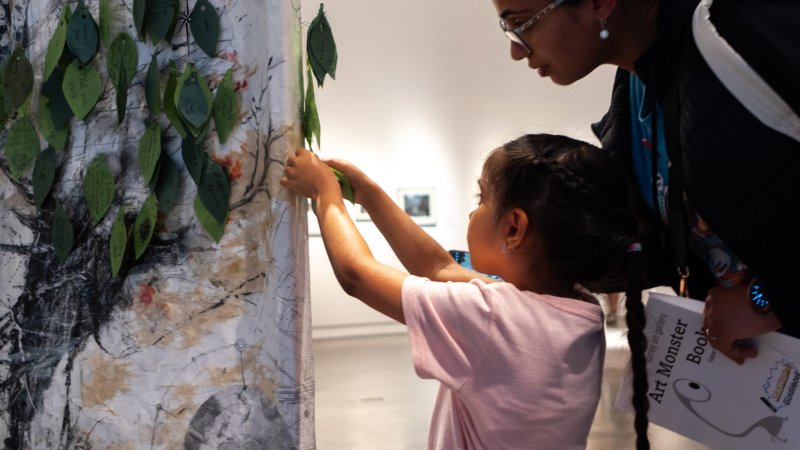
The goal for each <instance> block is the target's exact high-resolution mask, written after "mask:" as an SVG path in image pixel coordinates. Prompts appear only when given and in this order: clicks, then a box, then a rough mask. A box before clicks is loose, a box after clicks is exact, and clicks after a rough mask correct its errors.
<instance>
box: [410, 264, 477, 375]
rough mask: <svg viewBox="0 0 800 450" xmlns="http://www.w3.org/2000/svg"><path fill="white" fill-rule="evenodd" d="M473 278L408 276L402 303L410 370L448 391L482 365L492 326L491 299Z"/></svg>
mask: <svg viewBox="0 0 800 450" xmlns="http://www.w3.org/2000/svg"><path fill="white" fill-rule="evenodd" d="M478 283H482V282H481V281H479V280H473V281H472V282H469V283H459V282H446V283H441V282H434V281H430V280H428V279H426V278H420V277H415V276H409V277H407V278H406V280H405V281H404V283H403V290H402V299H403V312H404V314H405V319H406V325H407V326H408V334H409V338H410V340H411V352H412V358H413V360H414V369H415V370H416V372H417V375H419V376H420V377H421V378H433V379H437V380H439V381H440V382H442V384H444V385H445V386H447V387H448V388H450V389H452V390H458V389H459V388H460V387H461V386H462V385H463V384H464V383H465V382H467V381H468V380H469V379H470V377H471V376H472V374H473V371H474V370H475V368H476V367H477V366H478V365H479V364H480V363H481V360H482V358H483V354H484V351H485V348H484V347H485V345H486V342H487V333H488V332H489V329H490V327H491V323H492V312H491V307H490V302H491V298H489V296H490V295H491V293H490V292H488V291H487V290H482V289H480V287H479V286H478Z"/></svg>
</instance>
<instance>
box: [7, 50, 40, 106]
mask: <svg viewBox="0 0 800 450" xmlns="http://www.w3.org/2000/svg"><path fill="white" fill-rule="evenodd" d="M4 72H5V73H4V74H3V84H4V87H5V91H6V96H7V97H8V100H9V102H10V103H11V107H12V108H14V109H20V107H21V106H22V105H24V104H25V102H26V101H27V100H28V97H30V94H31V91H32V90H33V66H32V65H31V63H30V61H28V58H27V57H26V56H25V50H23V49H22V47H17V48H16V49H15V50H14V53H12V54H11V57H10V58H8V62H6V68H5V71H4Z"/></svg>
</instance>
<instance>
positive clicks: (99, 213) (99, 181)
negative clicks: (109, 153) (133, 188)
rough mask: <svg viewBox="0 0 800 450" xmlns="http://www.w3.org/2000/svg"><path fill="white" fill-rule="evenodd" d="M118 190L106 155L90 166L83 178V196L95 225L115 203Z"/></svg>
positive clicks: (96, 159)
mask: <svg viewBox="0 0 800 450" xmlns="http://www.w3.org/2000/svg"><path fill="white" fill-rule="evenodd" d="M116 189H117V187H116V185H115V184H114V175H113V174H112V173H111V169H109V168H108V164H106V158H105V155H100V156H98V157H96V158H95V159H94V160H93V161H92V162H91V163H90V164H89V167H88V168H87V169H86V175H85V176H84V177H83V196H84V197H85V198H86V206H87V207H88V208H89V214H91V215H92V218H93V219H94V221H95V223H97V222H100V219H102V218H103V216H104V215H105V214H106V212H107V211H108V208H109V207H110V206H111V203H112V202H113V201H114V194H115V191H116Z"/></svg>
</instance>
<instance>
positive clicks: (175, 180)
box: [153, 154, 180, 215]
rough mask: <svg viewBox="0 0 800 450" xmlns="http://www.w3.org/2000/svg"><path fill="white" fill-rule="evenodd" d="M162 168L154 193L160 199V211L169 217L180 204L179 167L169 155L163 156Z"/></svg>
mask: <svg viewBox="0 0 800 450" xmlns="http://www.w3.org/2000/svg"><path fill="white" fill-rule="evenodd" d="M160 167H161V169H160V170H159V171H158V179H157V181H156V185H155V189H153V191H154V193H155V194H156V198H157V199H158V209H159V210H160V211H161V212H162V213H164V214H165V215H168V214H169V213H170V212H171V211H172V209H173V208H175V205H176V204H177V203H178V189H179V188H180V174H179V173H178V165H177V164H175V162H174V161H173V160H172V158H170V157H169V155H167V154H162V156H161V164H160Z"/></svg>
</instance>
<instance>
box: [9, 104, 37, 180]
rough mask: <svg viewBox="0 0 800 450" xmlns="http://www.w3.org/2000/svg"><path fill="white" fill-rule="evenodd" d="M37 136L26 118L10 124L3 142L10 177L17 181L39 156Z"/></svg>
mask: <svg viewBox="0 0 800 450" xmlns="http://www.w3.org/2000/svg"><path fill="white" fill-rule="evenodd" d="M40 149H41V147H40V145H39V135H37V134H36V130H35V129H34V128H33V125H31V122H30V120H28V118H27V117H20V118H19V119H17V121H16V122H14V123H13V124H11V127H10V128H9V129H8V134H7V135H6V141H5V152H6V163H8V170H9V172H10V173H11V177H12V178H13V179H15V180H18V179H20V178H21V177H22V175H23V174H24V173H25V171H26V170H27V169H28V166H30V165H31V163H32V162H33V160H34V159H36V157H37V156H38V155H39V150H40Z"/></svg>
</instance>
